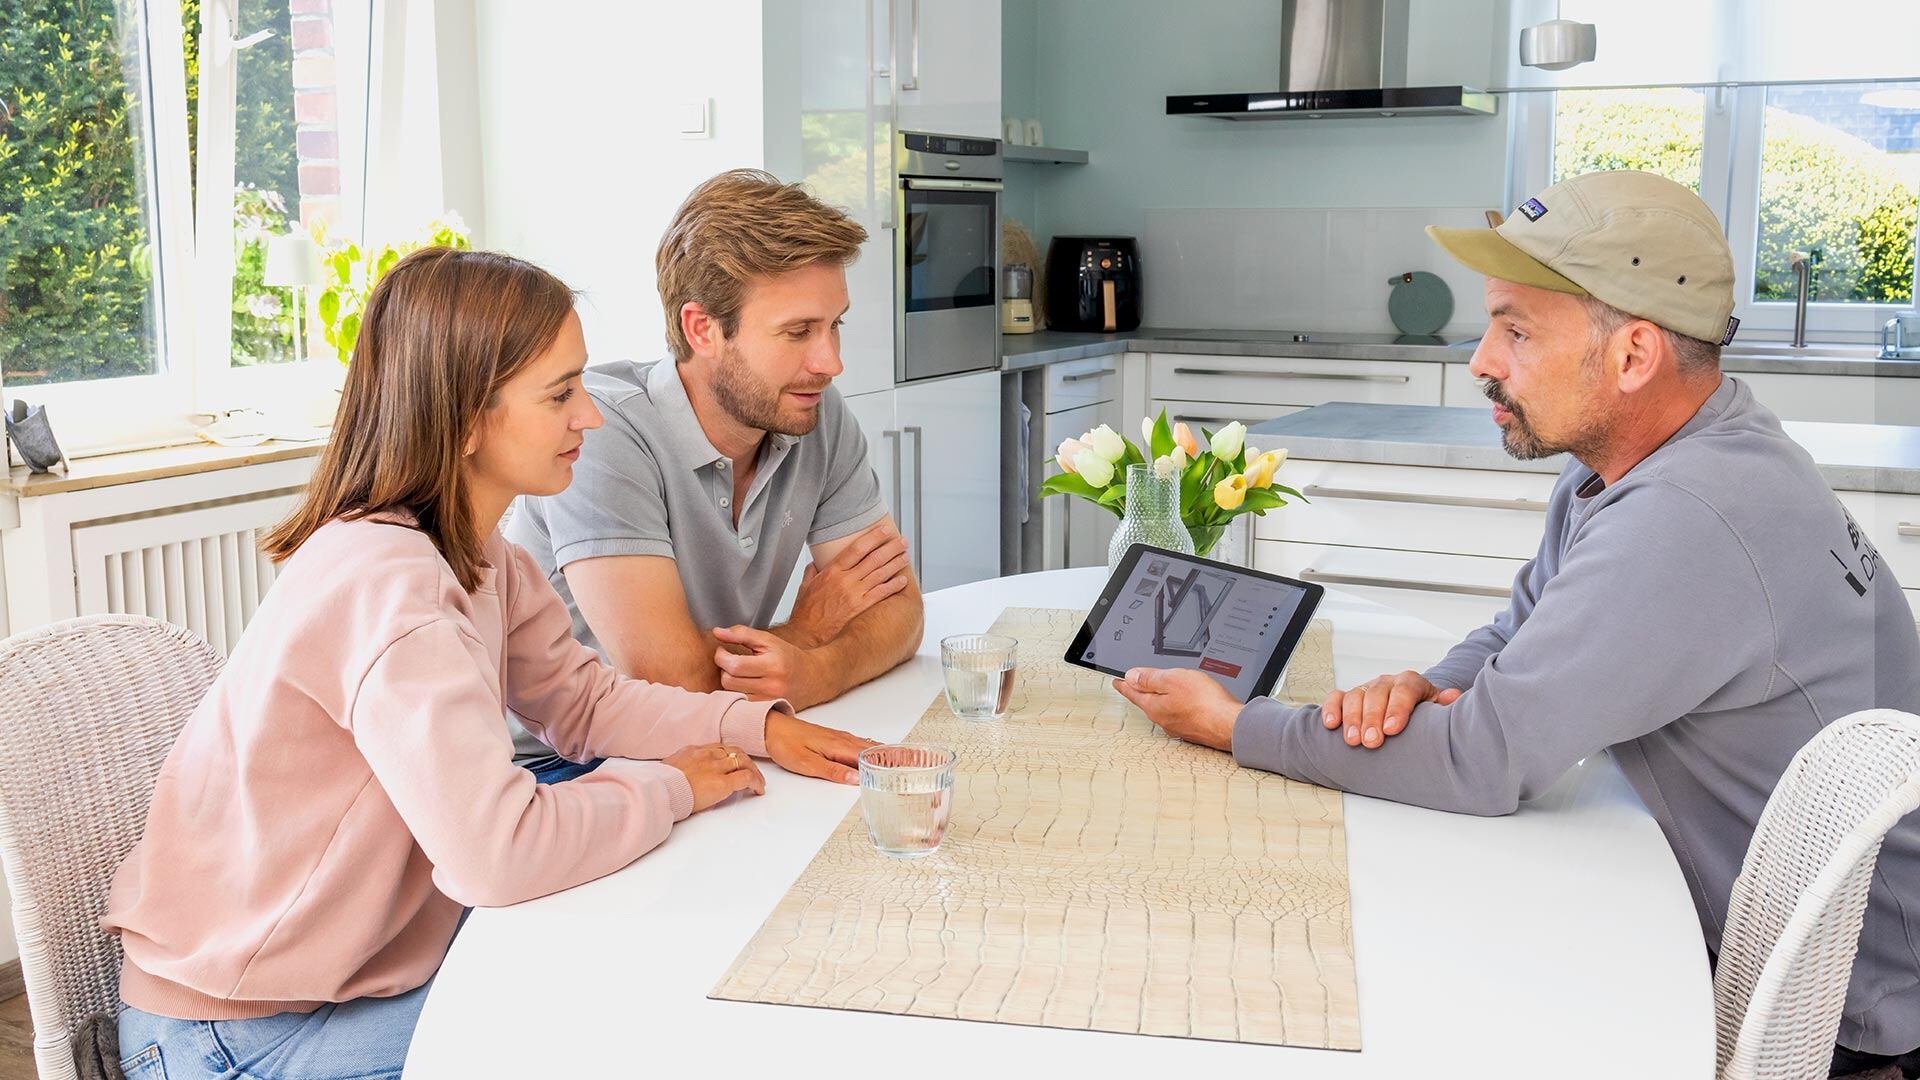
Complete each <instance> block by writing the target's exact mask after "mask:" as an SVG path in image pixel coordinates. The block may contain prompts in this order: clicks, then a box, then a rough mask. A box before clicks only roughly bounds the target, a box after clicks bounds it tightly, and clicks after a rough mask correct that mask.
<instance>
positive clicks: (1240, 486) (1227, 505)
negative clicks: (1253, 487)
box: [1213, 473, 1247, 510]
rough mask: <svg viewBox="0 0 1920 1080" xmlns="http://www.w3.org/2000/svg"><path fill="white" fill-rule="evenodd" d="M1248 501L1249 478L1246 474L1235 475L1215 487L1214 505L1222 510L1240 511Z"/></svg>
mask: <svg viewBox="0 0 1920 1080" xmlns="http://www.w3.org/2000/svg"><path fill="white" fill-rule="evenodd" d="M1246 500H1247V477H1246V474H1245V473H1234V474H1233V475H1232V476H1229V477H1227V478H1226V479H1225V480H1222V481H1220V482H1219V483H1217V484H1215V485H1213V501H1214V505H1216V506H1218V507H1220V509H1222V510H1238V509H1239V508H1240V504H1241V503H1243V502H1245V501H1246Z"/></svg>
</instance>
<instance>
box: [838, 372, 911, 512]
mask: <svg viewBox="0 0 1920 1080" xmlns="http://www.w3.org/2000/svg"><path fill="white" fill-rule="evenodd" d="M847 411H848V412H850V413H852V414H853V418H854V419H855V420H856V421H858V422H859V424H860V433H861V434H862V435H864V436H866V439H867V460H868V461H869V462H871V463H872V465H873V472H874V475H875V476H877V477H879V478H880V497H881V498H882V499H885V500H886V501H887V508H888V509H889V510H891V511H893V520H894V524H895V525H896V526H897V525H899V523H900V507H899V506H898V505H897V504H898V502H899V498H900V494H899V492H900V489H899V486H898V484H897V483H896V481H895V478H896V477H898V476H899V475H900V473H901V468H900V466H901V464H902V462H903V458H902V454H903V453H904V451H903V450H902V449H901V446H900V430H899V425H898V424H896V423H895V422H894V410H893V391H892V390H882V391H879V392H878V393H873V394H860V395H858V396H849V397H848V398H847Z"/></svg>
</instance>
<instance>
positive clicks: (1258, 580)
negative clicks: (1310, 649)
mask: <svg viewBox="0 0 1920 1080" xmlns="http://www.w3.org/2000/svg"><path fill="white" fill-rule="evenodd" d="M1321 592H1322V590H1321V588H1320V586H1318V585H1314V584H1312V583H1311V582H1304V581H1293V580H1290V579H1288V578H1282V577H1279V576H1277V575H1273V574H1264V573H1260V572H1257V571H1253V570H1248V569H1246V568H1245V567H1239V566H1229V565H1226V564H1224V563H1216V562H1212V561H1209V560H1207V559H1201V558H1197V557H1194V556H1191V555H1181V554H1178V553H1175V552H1171V551H1162V550H1160V549H1158V548H1149V547H1144V546H1140V545H1136V546H1135V547H1134V548H1133V549H1132V550H1131V551H1130V552H1129V553H1128V555H1127V557H1126V558H1125V559H1124V560H1123V561H1122V562H1121V564H1120V567H1119V569H1118V570H1117V571H1115V573H1114V576H1113V578H1112V579H1110V580H1109V581H1108V582H1107V587H1106V589H1105V590H1103V591H1102V593H1101V596H1100V602H1099V603H1098V604H1096V605H1095V606H1094V608H1093V610H1092V612H1091V613H1090V614H1089V615H1088V617H1087V623H1086V625H1085V626H1083V627H1081V630H1080V633H1079V635H1078V636H1076V637H1075V639H1074V643H1073V647H1072V648H1071V649H1070V650H1069V651H1068V654H1067V657H1066V659H1067V660H1068V661H1070V662H1072V663H1076V664H1079V665H1081V666H1083V667H1091V668H1095V669H1097V670H1100V671H1104V672H1107V673H1109V674H1113V675H1124V674H1126V672H1127V670H1128V669H1129V668H1135V667H1156V668H1198V669H1200V670H1201V671H1204V672H1206V673H1207V674H1209V675H1212V676H1213V677H1214V678H1215V679H1218V680H1219V681H1220V683H1221V684H1222V685H1224V686H1225V687H1226V688H1227V689H1228V690H1229V691H1230V692H1232V694H1233V695H1234V696H1235V697H1237V698H1239V699H1240V700H1242V701H1246V700H1249V699H1251V698H1252V697H1254V696H1255V695H1256V694H1259V693H1262V692H1264V691H1266V690H1267V689H1269V688H1271V687H1272V685H1273V683H1274V681H1275V680H1277V679H1278V678H1279V676H1280V672H1281V670H1282V669H1283V668H1285V666H1286V662H1287V658H1288V657H1289V656H1291V655H1292V653H1293V647H1294V645H1295V644H1297V643H1298V641H1299V639H1300V633H1301V632H1302V631H1303V630H1305V629H1306V624H1307V620H1308V619H1309V618H1310V617H1311V616H1312V614H1313V610H1314V608H1315V607H1317V606H1318V605H1319V602H1320V596H1321Z"/></svg>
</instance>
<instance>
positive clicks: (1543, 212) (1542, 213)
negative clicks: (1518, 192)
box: [1520, 199, 1547, 221]
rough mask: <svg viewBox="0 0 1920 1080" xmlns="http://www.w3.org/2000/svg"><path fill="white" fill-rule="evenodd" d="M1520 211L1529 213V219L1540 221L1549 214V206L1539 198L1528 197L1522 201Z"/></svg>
mask: <svg viewBox="0 0 1920 1080" xmlns="http://www.w3.org/2000/svg"><path fill="white" fill-rule="evenodd" d="M1520 212H1521V213H1523V214H1525V215H1527V220H1528V221H1539V220H1540V219H1541V218H1543V217H1546V216H1547V208H1546V207H1545V206H1542V205H1541V204H1540V200H1539V199H1528V200H1527V201H1526V202H1523V203H1521V204H1520Z"/></svg>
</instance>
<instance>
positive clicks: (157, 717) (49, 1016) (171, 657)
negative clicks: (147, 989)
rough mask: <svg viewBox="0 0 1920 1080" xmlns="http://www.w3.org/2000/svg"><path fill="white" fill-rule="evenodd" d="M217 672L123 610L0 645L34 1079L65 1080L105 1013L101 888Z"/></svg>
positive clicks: (111, 982) (155, 623)
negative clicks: (80, 1031) (85, 1026)
mask: <svg viewBox="0 0 1920 1080" xmlns="http://www.w3.org/2000/svg"><path fill="white" fill-rule="evenodd" d="M219 671H220V657H219V656H218V655H217V654H215V653H214V651H213V649H212V648H211V647H210V646H208V645H207V643H206V642H204V641H202V640H200V639H199V638H198V637H196V636H194V634H193V633H192V632H191V631H188V630H184V629H182V628H180V627H177V626H174V625H172V624H170V623H164V622H161V621H159V620H158V619H149V618H145V617H142V616H137V615H89V616H86V617H83V618H78V619H69V620H67V621H65V622H60V623H55V624H53V625H51V626H47V627H43V628H41V629H38V630H30V631H27V632H25V633H22V634H18V635H16V636H14V637H11V638H8V639H7V640H5V641H0V730H4V733H5V734H4V737H0V865H4V867H5V870H6V880H7V888H8V889H9V890H10V891H11V892H12V893H13V927H14V932H15V934H16V935H17V936H18V938H19V940H20V969H21V974H22V975H24V976H25V978H26V984H27V1007H28V1009H29V1011H30V1012H31V1013H32V1016H33V1032H34V1034H33V1054H34V1061H35V1063H36V1064H37V1065H38V1067H39V1071H40V1076H41V1077H42V1078H43V1080H54V1078H60V1080H69V1078H72V1077H74V1076H75V1075H76V1072H75V1068H74V1058H73V1051H72V1050H71V1049H69V1040H70V1039H71V1038H72V1036H73V1033H74V1031H75V1030H76V1029H77V1028H78V1027H79V1026H80V1024H81V1022H82V1021H83V1020H85V1019H86V1018H87V1017H88V1016H89V1015H91V1014H94V1013H98V1012H106V1013H107V1014H109V1015H112V1014H113V1013H114V1012H116V1011H117V1010H118V1008H119V1004H120V994H119V986H120V939H119V938H117V937H113V936H111V935H108V934H105V933H102V932H101V930H100V913H101V910H102V908H103V907H104V906H105V905H106V899H107V886H108V883H109V882H110V881H111V879H112V876H113V872H114V870H115V869H117V868H118V867H119V865H120V862H121V860H123V859H124V858H126V855H127V852H128V851H129V850H130V849H131V848H132V847H133V845H134V843H135V842H136V841H138V840H139V839H140V833H141V830H142V829H143V828H144V827H145V825H146V817H147V804H148V802H149V801H151V799H152V797H153V785H154V780H155V778H156V777H157V776H158V774H159V772H160V763H161V761H162V760H163V759H164V758H165V757H166V755H167V751H168V749H169V748H170V747H171V746H172V745H173V741H174V737H175V736H176V735H178V734H179V732H180V727H181V725H182V724H183V723H185V721H186V719H187V716H188V714H190V713H191V712H192V711H193V709H194V706H196V705H197V704H199V702H200V699H201V698H202V697H203V696H205V694H206V692H207V687H208V686H209V685H210V684H211V683H212V682H213V678H214V676H215V675H216V674H218V673H219Z"/></svg>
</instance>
